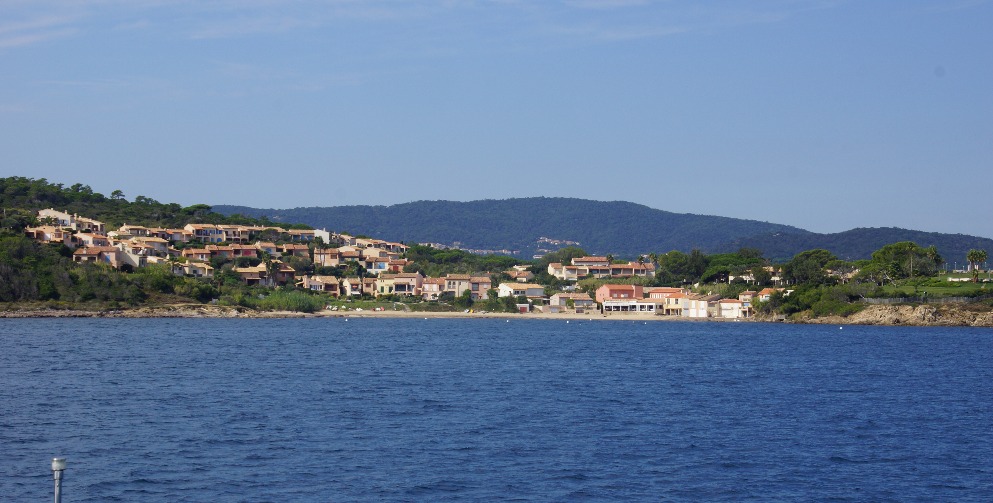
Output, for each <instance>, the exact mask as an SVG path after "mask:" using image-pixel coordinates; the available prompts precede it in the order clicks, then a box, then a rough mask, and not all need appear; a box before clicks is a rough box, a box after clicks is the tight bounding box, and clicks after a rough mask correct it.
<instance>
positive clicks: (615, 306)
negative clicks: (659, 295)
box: [603, 298, 665, 314]
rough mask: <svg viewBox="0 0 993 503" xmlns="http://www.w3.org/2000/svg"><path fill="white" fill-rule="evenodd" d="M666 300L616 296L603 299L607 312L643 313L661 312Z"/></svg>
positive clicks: (605, 311)
mask: <svg viewBox="0 0 993 503" xmlns="http://www.w3.org/2000/svg"><path fill="white" fill-rule="evenodd" d="M664 308H665V301H660V300H657V299H632V298H616V299H606V300H604V301H603V312H604V314H606V313H641V314H661V313H662V312H663V310H664Z"/></svg>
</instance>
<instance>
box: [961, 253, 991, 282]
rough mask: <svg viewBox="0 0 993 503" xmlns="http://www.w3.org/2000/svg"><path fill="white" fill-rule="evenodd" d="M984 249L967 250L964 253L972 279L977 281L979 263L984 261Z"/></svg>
mask: <svg viewBox="0 0 993 503" xmlns="http://www.w3.org/2000/svg"><path fill="white" fill-rule="evenodd" d="M986 258H987V256H986V250H976V249H972V250H969V252H968V253H966V254H965V259H966V260H968V261H969V269H970V270H971V271H972V281H973V282H978V281H979V265H980V264H981V263H983V262H986Z"/></svg>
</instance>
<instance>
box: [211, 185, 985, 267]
mask: <svg viewBox="0 0 993 503" xmlns="http://www.w3.org/2000/svg"><path fill="white" fill-rule="evenodd" d="M213 210H214V211H216V212H218V213H221V214H224V215H232V214H241V215H245V216H249V217H255V218H261V217H267V218H269V219H270V220H272V221H273V222H293V223H303V224H307V225H311V226H313V227H316V228H326V229H328V230H333V231H337V232H350V233H352V234H359V235H368V236H373V237H377V238H381V239H387V240H391V241H403V242H421V243H425V242H429V243H442V244H452V243H456V242H458V243H460V246H461V247H463V248H467V249H489V250H499V249H508V250H516V251H518V252H519V253H518V254H517V255H518V256H521V257H522V258H530V257H531V255H533V254H534V253H536V252H538V251H539V250H540V249H541V245H540V244H539V243H538V240H539V239H540V238H542V237H545V238H552V239H557V240H568V241H576V242H579V243H580V244H579V246H580V247H582V248H583V249H585V250H586V251H587V252H589V253H592V254H601V255H606V254H613V255H615V256H617V257H629V258H633V257H636V256H637V255H639V254H645V253H650V252H656V253H664V252H667V251H670V250H680V251H684V252H688V251H690V250H692V249H700V250H702V251H704V252H707V253H719V252H727V251H735V250H738V249H739V248H741V247H751V248H758V249H760V250H762V251H763V252H764V254H765V256H766V257H767V258H770V259H778V260H782V259H788V258H790V257H792V256H793V255H795V254H796V253H799V252H801V251H805V250H810V249H815V248H824V249H827V250H829V251H831V252H832V253H834V254H835V255H838V256H839V257H840V258H843V259H846V260H855V259H861V258H868V257H869V256H870V255H871V254H872V252H873V251H875V250H877V249H879V248H881V247H882V246H884V245H886V244H890V243H893V242H898V241H914V242H916V243H917V244H919V245H921V246H930V245H935V246H936V247H938V250H939V252H940V253H941V254H942V255H943V256H944V257H945V258H946V260H948V261H949V262H952V261H954V260H956V259H958V260H960V261H961V260H963V258H964V257H965V253H966V252H967V251H968V250H969V249H970V248H984V249H988V250H993V240H990V239H986V238H979V237H975V236H964V235H961V234H941V233H927V232H920V231H911V230H906V229H895V228H884V229H853V230H850V231H845V232H841V233H836V234H818V233H813V232H810V231H807V230H804V229H800V228H798V227H793V226H789V225H782V224H773V223H769V222H760V221H756V220H745V219H739V218H730V217H720V216H709V215H696V214H689V213H673V212H669V211H664V210H658V209H654V208H650V207H648V206H644V205H640V204H635V203H630V202H624V201H611V202H604V201H591V200H587V199H578V198H557V197H531V198H517V199H500V200H492V199H488V200H480V201H469V202H456V201H416V202H410V203H402V204H395V205H391V206H334V207H307V208H292V209H260V208H251V207H247V206H229V205H218V206H214V207H213Z"/></svg>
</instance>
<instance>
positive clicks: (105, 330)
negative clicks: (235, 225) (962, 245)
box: [0, 317, 993, 503]
mask: <svg viewBox="0 0 993 503" xmlns="http://www.w3.org/2000/svg"><path fill="white" fill-rule="evenodd" d="M55 456H60V457H62V456H64V457H66V458H67V463H68V468H67V470H66V472H65V481H64V484H63V501H64V502H66V503H70V502H84V501H85V502H114V501H127V502H133V501H142V502H154V501H164V502H175V501H209V502H227V501H250V502H256V501H273V502H285V501H305V502H313V501H431V502H434V501H569V502H572V501H763V502H765V501H901V502H902V501H922V502H923V501H926V502H931V501H956V502H964V501H976V502H990V501H993V330H990V329H972V328H900V327H858V326H845V327H837V326H801V325H781V324H780V325H777V324H759V323H680V322H648V323H643V322H640V321H639V322H630V321H602V320H593V321H576V320H572V321H570V322H568V323H567V322H566V321H564V320H562V321H557V320H556V321H550V320H523V319H520V318H515V317H509V318H508V319H430V320H419V319H413V320H411V319H404V320H396V319H361V318H349V319H343V318H334V319H332V318H327V319H286V320H259V319H252V320H244V319H222V320H216V319H206V320H205V319H137V320H135V319H99V320H94V319H10V320H8V319H3V320H0V501H4V502H38V501H50V500H51V497H52V493H53V481H52V473H51V471H50V461H51V458H52V457H55Z"/></svg>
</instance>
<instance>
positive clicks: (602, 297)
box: [596, 284, 655, 304]
mask: <svg viewBox="0 0 993 503" xmlns="http://www.w3.org/2000/svg"><path fill="white" fill-rule="evenodd" d="M643 298H645V291H644V287H642V286H641V285H609V284H608V285H603V286H601V287H600V288H597V290H596V301H597V302H598V303H600V304H603V302H604V301H606V300H608V299H615V300H618V299H621V300H626V299H643ZM653 300H655V299H653Z"/></svg>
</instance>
